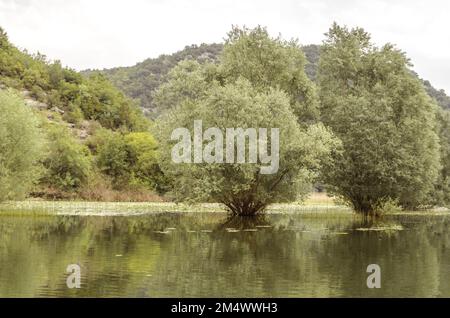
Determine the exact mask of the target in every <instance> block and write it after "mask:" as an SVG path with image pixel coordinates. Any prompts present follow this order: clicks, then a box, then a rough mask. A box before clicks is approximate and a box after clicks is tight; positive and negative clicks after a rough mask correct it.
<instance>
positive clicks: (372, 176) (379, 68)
mask: <svg viewBox="0 0 450 318" xmlns="http://www.w3.org/2000/svg"><path fill="white" fill-rule="evenodd" d="M408 65H409V62H408V60H407V58H406V57H405V55H404V54H403V53H402V52H400V51H398V50H397V49H395V48H394V47H393V46H392V45H389V44H388V45H385V46H383V47H382V48H377V47H375V46H373V45H372V44H371V43H370V36H369V35H368V34H367V33H366V32H365V31H364V30H363V29H360V28H355V29H352V30H348V29H347V28H345V27H340V26H338V25H336V24H334V25H333V27H332V28H331V29H330V31H329V32H328V34H327V39H326V40H325V41H324V45H323V48H322V54H321V59H320V66H319V74H318V80H319V87H320V99H321V118H322V121H323V123H324V124H325V125H326V126H328V127H330V128H331V129H332V131H333V132H334V133H335V134H336V135H337V136H338V137H339V138H340V139H341V140H342V142H343V148H344V149H343V150H344V151H343V153H342V154H340V155H339V156H337V157H336V158H335V159H336V161H335V163H334V164H333V165H331V166H329V167H327V168H326V169H324V171H323V172H324V176H325V182H326V183H327V184H328V185H329V188H330V190H331V191H332V192H333V193H336V194H337V195H339V196H341V197H343V198H344V199H345V200H346V201H348V202H349V203H350V204H351V205H352V206H353V208H354V209H355V210H356V211H359V212H363V213H371V212H376V211H378V210H380V209H382V207H383V205H385V204H386V203H387V202H389V201H397V202H398V203H399V204H400V205H401V206H402V207H404V208H416V207H418V206H419V205H420V204H422V203H423V202H424V201H426V198H427V195H429V193H430V192H431V191H432V190H433V184H434V182H435V180H436V177H437V174H438V169H439V144H438V143H439V140H438V136H437V134H436V111H437V106H435V104H434V103H433V102H432V100H431V98H430V97H429V96H427V94H426V92H425V89H424V88H423V86H422V84H421V82H420V81H419V80H418V79H417V78H416V77H414V76H413V75H412V74H411V72H410V71H409V68H408Z"/></svg>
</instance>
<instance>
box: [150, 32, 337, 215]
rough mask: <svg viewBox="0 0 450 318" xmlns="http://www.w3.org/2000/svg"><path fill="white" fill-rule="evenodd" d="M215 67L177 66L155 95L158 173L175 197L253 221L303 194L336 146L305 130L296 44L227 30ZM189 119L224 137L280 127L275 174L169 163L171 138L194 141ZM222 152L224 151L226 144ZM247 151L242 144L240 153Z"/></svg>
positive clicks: (253, 166)
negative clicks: (184, 132) (177, 132)
mask: <svg viewBox="0 0 450 318" xmlns="http://www.w3.org/2000/svg"><path fill="white" fill-rule="evenodd" d="M261 48H263V49H261ZM220 61H221V62H220V63H219V64H217V65H215V64H204V65H201V64H199V63H197V62H193V61H186V62H182V63H180V64H179V65H178V66H177V67H176V68H175V69H174V70H173V71H171V73H170V80H169V82H167V83H166V84H164V85H162V86H161V88H160V90H159V91H158V92H157V93H156V94H155V96H156V99H155V100H156V101H157V102H158V107H161V108H162V109H164V110H165V113H164V114H163V115H162V116H161V118H160V120H159V122H158V124H159V126H158V128H159V132H160V133H159V135H158V136H159V138H160V141H161V149H162V167H163V169H164V172H165V173H166V174H167V175H169V176H170V177H172V178H173V180H175V181H174V183H175V185H174V189H173V192H174V195H175V197H176V198H177V199H179V200H190V201H194V202H202V201H208V202H209V201H214V202H221V203H223V204H224V205H225V206H227V207H228V209H229V210H230V211H231V212H233V213H234V214H238V215H254V214H256V213H258V212H260V211H262V210H264V208H265V207H266V206H267V205H268V204H271V203H274V202H285V201H292V200H295V199H297V198H299V197H301V196H302V195H304V194H306V193H307V192H309V191H310V184H311V182H313V180H314V178H315V177H316V171H317V169H318V168H319V166H320V163H321V162H322V161H325V160H326V159H327V158H328V157H329V153H330V152H331V150H332V149H333V148H335V145H336V140H334V139H333V137H332V135H331V134H330V133H329V132H328V131H327V130H326V129H325V128H324V127H323V126H322V125H320V124H319V125H310V126H307V125H306V123H307V122H309V121H310V120H311V118H312V114H315V113H316V112H315V110H316V106H317V104H316V98H315V93H314V89H313V85H312V83H311V82H310V81H309V80H308V78H307V77H306V75H305V74H304V71H303V68H304V65H305V58H304V56H303V53H302V51H301V50H300V48H299V47H298V46H297V44H296V43H293V42H285V41H282V40H281V39H279V38H276V39H272V38H270V37H269V35H268V33H267V31H266V30H265V29H263V28H256V29H253V30H248V29H237V28H234V29H233V30H232V32H230V34H229V38H228V40H227V41H226V44H225V48H224V53H223V55H222V56H221V57H220ZM194 120H202V122H203V125H204V126H205V129H206V128H209V127H217V128H219V129H220V130H221V131H222V132H223V133H224V134H225V130H226V128H227V127H242V128H243V129H246V128H253V127H263V128H269V129H270V128H279V129H280V137H279V140H280V151H279V159H280V169H279V170H278V171H276V172H275V173H273V174H261V173H260V169H261V167H262V166H263V164H262V163H261V162H260V161H258V163H239V164H236V163H235V164H231V163H201V164H195V165H194V164H188V163H181V164H177V163H174V162H173V161H172V158H171V155H172V152H171V149H172V146H173V145H174V144H175V143H174V142H173V141H171V138H170V137H171V133H172V131H173V130H174V129H176V128H179V127H185V128H187V129H189V131H190V132H191V134H193V130H194V128H193V123H194ZM215 138H219V137H217V136H216V137H215ZM221 147H224V149H223V151H224V152H226V149H225V148H226V145H224V144H222V146H221ZM249 147H250V146H249V144H248V143H246V148H245V149H246V153H248V152H249ZM215 151H216V150H215ZM215 151H214V152H215Z"/></svg>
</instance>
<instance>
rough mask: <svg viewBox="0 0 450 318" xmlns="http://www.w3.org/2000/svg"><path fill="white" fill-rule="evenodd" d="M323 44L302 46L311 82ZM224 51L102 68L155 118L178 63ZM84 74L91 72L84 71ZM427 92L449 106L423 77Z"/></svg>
mask: <svg viewBox="0 0 450 318" xmlns="http://www.w3.org/2000/svg"><path fill="white" fill-rule="evenodd" d="M320 49H321V46H320V45H316V44H310V45H305V46H302V51H303V52H304V53H305V57H306V65H305V73H306V75H307V76H308V77H309V79H311V80H312V81H314V82H316V80H317V69H318V67H319V59H320ZM222 50H223V45H222V44H202V45H200V46H196V45H191V46H187V47H186V48H185V49H183V50H181V51H179V52H176V53H174V54H172V55H161V56H160V57H158V58H155V59H147V60H145V61H143V62H141V63H138V64H136V65H135V66H132V67H118V68H112V69H105V70H103V71H101V73H102V74H105V75H106V76H107V77H108V79H110V80H111V81H112V83H114V85H116V86H117V87H118V88H120V89H121V90H122V91H123V92H124V93H125V94H126V95H127V96H129V97H131V98H133V99H136V100H138V101H139V104H140V106H141V107H142V108H143V109H144V111H145V112H146V113H147V114H149V115H150V116H151V117H155V116H156V114H154V112H155V105H156V103H155V102H154V101H153V92H154V91H156V90H158V88H159V87H160V86H161V85H162V84H163V83H165V82H167V81H168V80H169V76H168V74H169V72H170V70H172V69H173V68H174V67H175V66H176V64H177V63H178V62H180V61H183V60H193V61H197V62H199V63H201V64H203V63H204V62H215V61H216V62H217V61H218V59H219V55H220V54H221V52H222ZM84 74H87V75H89V74H92V71H85V72H84ZM423 84H424V85H425V88H426V90H427V93H428V94H429V95H430V96H431V97H432V98H434V99H436V101H437V103H438V105H439V106H441V107H442V108H444V109H450V97H449V96H447V95H446V93H445V92H444V91H443V90H437V89H436V88H434V87H433V86H432V85H431V83H430V82H429V81H426V80H423Z"/></svg>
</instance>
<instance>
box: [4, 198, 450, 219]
mask: <svg viewBox="0 0 450 318" xmlns="http://www.w3.org/2000/svg"><path fill="white" fill-rule="evenodd" d="M28 213H32V214H35V213H37V214H39V215H42V214H43V215H50V216H53V215H66V216H139V215H146V214H158V213H227V210H226V209H225V207H224V206H223V205H221V204H220V203H198V204H192V205H190V204H185V203H174V202H161V201H153V202H124V201H121V202H95V201H91V202H90V201H46V200H25V201H7V202H3V203H0V216H5V215H9V214H13V215H17V214H28ZM290 213H300V214H304V215H311V216H320V215H327V216H330V215H336V216H358V214H356V213H354V212H353V211H352V209H351V208H349V207H347V206H345V205H342V204H339V203H337V202H335V200H334V199H333V198H332V197H330V196H328V195H327V194H325V193H312V194H311V195H310V196H309V197H308V199H306V200H305V201H303V202H298V203H276V204H272V205H270V206H269V207H268V208H267V210H266V211H265V214H290ZM386 215H415V216H416V215H417V216H420V215H423V216H437V215H449V216H450V209H448V208H433V209H426V210H419V211H403V210H392V211H390V212H386Z"/></svg>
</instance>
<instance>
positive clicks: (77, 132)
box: [0, 29, 164, 199]
mask: <svg viewBox="0 0 450 318" xmlns="http://www.w3.org/2000/svg"><path fill="white" fill-rule="evenodd" d="M6 87H10V88H12V89H14V90H15V91H17V94H18V95H22V97H23V98H21V97H14V98H13V97H8V99H6V97H5V101H4V102H3V101H2V105H1V106H2V107H8V108H7V110H6V108H5V114H8V115H7V116H5V117H2V120H4V121H5V124H4V125H3V123H2V126H1V127H0V129H1V130H2V131H4V130H5V129H7V131H8V134H9V130H11V132H14V133H15V134H17V135H19V134H20V131H21V130H20V127H22V126H23V129H24V131H25V132H24V133H23V136H24V138H28V139H29V143H28V144H27V145H28V146H29V148H30V156H26V155H24V156H23V158H24V159H23V164H22V163H21V162H20V161H19V159H17V156H18V155H20V154H22V152H23V151H24V150H23V149H22V145H21V144H20V142H22V141H21V140H19V137H14V138H15V139H14V140H16V139H17V142H18V143H19V144H18V146H17V147H18V149H17V152H12V151H11V150H10V149H8V150H7V149H6V147H12V144H11V142H8V141H6V140H2V141H1V143H0V144H2V145H3V144H4V147H5V152H4V153H3V152H2V155H3V157H4V158H3V159H2V160H4V165H5V167H4V169H5V170H4V176H5V178H6V177H7V176H8V178H10V179H8V180H6V179H5V180H4V182H3V185H2V186H3V187H5V188H4V191H2V198H0V199H5V198H13V197H15V195H13V193H12V190H13V189H16V190H15V192H17V194H22V195H23V194H25V193H26V192H27V190H30V185H31V184H33V182H34V181H35V179H36V176H35V175H36V173H35V171H34V170H36V171H37V170H41V171H42V174H41V176H40V178H39V183H38V185H37V187H36V189H35V191H34V193H35V194H37V195H45V196H51V197H76V196H77V195H80V193H82V192H83V191H84V190H86V188H87V187H89V185H92V184H95V183H96V182H97V183H98V181H100V182H101V183H102V182H103V181H102V180H104V179H108V178H110V175H109V174H108V172H109V171H108V170H101V169H102V168H103V166H100V167H98V166H97V165H96V163H98V162H101V159H102V157H100V159H98V158H97V155H98V154H97V153H96V152H95V149H91V148H88V147H87V146H86V145H85V143H86V140H90V139H91V138H89V137H90V136H91V135H92V134H93V133H94V132H95V131H97V130H98V131H107V132H108V133H109V134H111V135H118V136H122V137H120V138H121V139H122V140H124V142H125V138H126V149H127V151H126V152H125V154H124V158H117V159H118V160H119V161H118V162H116V163H114V164H116V165H117V166H120V164H121V162H120V160H124V161H126V162H127V164H128V166H127V167H126V169H125V171H124V172H123V174H126V173H129V174H130V176H129V177H128V178H125V179H123V180H122V181H121V182H119V181H118V180H116V179H115V178H113V179H114V182H113V186H114V188H116V189H118V190H122V189H128V188H130V187H134V188H136V183H139V184H138V186H139V187H140V190H139V191H141V189H148V190H149V191H152V190H158V191H163V190H162V189H164V185H163V184H162V180H163V176H162V174H161V171H160V170H159V168H158V164H157V159H156V150H155V149H156V147H157V145H156V141H155V140H154V139H153V137H152V136H151V135H150V134H149V133H148V132H146V131H148V129H149V128H150V122H149V120H148V119H146V118H145V117H144V116H143V114H142V112H141V111H140V109H139V107H138V106H137V105H135V103H134V102H133V101H132V100H131V99H129V98H128V97H126V96H125V95H124V94H123V93H121V92H120V91H119V90H118V89H117V88H116V87H115V86H113V85H112V84H111V83H110V82H109V81H108V80H107V78H106V77H105V76H104V75H102V74H99V73H93V74H90V76H87V77H84V76H82V75H81V74H80V73H78V72H75V71H74V70H71V69H68V68H65V67H62V66H61V63H60V62H59V61H54V62H50V61H48V60H47V59H46V57H45V56H43V55H41V54H36V55H30V54H28V53H27V52H26V51H20V50H18V49H17V48H16V47H14V46H13V45H12V44H11V43H10V42H9V41H8V38H7V35H6V33H5V32H4V31H3V30H2V29H0V89H1V90H0V92H2V94H6V93H4V91H3V89H4V88H6ZM5 96H6V95H5ZM2 97H3V95H2ZM24 100H25V103H26V104H27V106H23V105H22V104H23V101H24ZM3 104H5V105H3ZM14 107H16V108H17V114H16V116H17V117H12V116H13V113H14V109H13V108H14ZM30 108H35V113H37V114H39V115H40V116H37V117H38V118H40V119H41V121H40V123H39V124H38V123H37V122H36V123H35V122H34V121H35V119H33V118H35V117H34V115H33V114H32V110H31V109H30ZM26 114H27V115H26ZM26 116H28V117H29V119H26V118H25V117H26ZM13 118H15V120H16V122H14V123H10V122H9V121H11V120H13ZM6 121H8V122H6ZM12 125H14V126H12ZM37 125H39V126H41V128H42V130H43V132H44V134H43V135H44V136H45V138H46V139H47V142H46V143H45V144H46V156H45V157H44V158H42V161H40V162H36V158H35V157H36V153H35V150H36V149H38V148H39V147H38V146H39V145H38V144H37V137H33V134H37V132H36V129H35V130H33V129H34V128H33V127H35V126H37ZM102 127H103V128H102ZM113 131H116V132H113ZM141 132H142V133H141ZM123 135H126V137H125V138H124V137H123ZM7 137H8V138H12V137H10V136H9V135H8V136H7V135H6V133H5V138H7ZM77 137H78V138H77ZM91 137H92V136H91ZM23 142H25V140H24V141H23ZM33 143H36V145H34V144H33ZM41 144H42V143H41ZM120 149H121V148H118V149H114V150H117V151H118V150H120ZM102 155H103V153H102ZM27 160H28V161H27ZM13 161H18V164H17V171H16V170H14V171H13V170H11V169H12V167H11V163H10V162H13ZM32 163H33V164H32ZM26 164H29V165H31V166H32V167H31V168H33V169H31V170H30V168H29V167H27V166H26ZM114 164H112V163H111V165H114ZM7 169H8V170H7ZM14 169H16V168H14ZM7 171H8V172H7ZM102 171H103V172H104V173H103V174H102ZM22 173H23V174H24V175H28V177H26V178H25V177H24V176H22ZM2 178H3V177H2ZM158 178H159V179H158ZM11 180H15V182H16V184H13V181H11ZM103 184H107V182H103ZM13 185H14V187H13ZM7 187H8V188H7ZM10 187H11V189H10ZM93 191H95V189H93ZM91 192H92V191H91ZM95 197H99V198H101V193H99V194H98V195H95Z"/></svg>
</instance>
